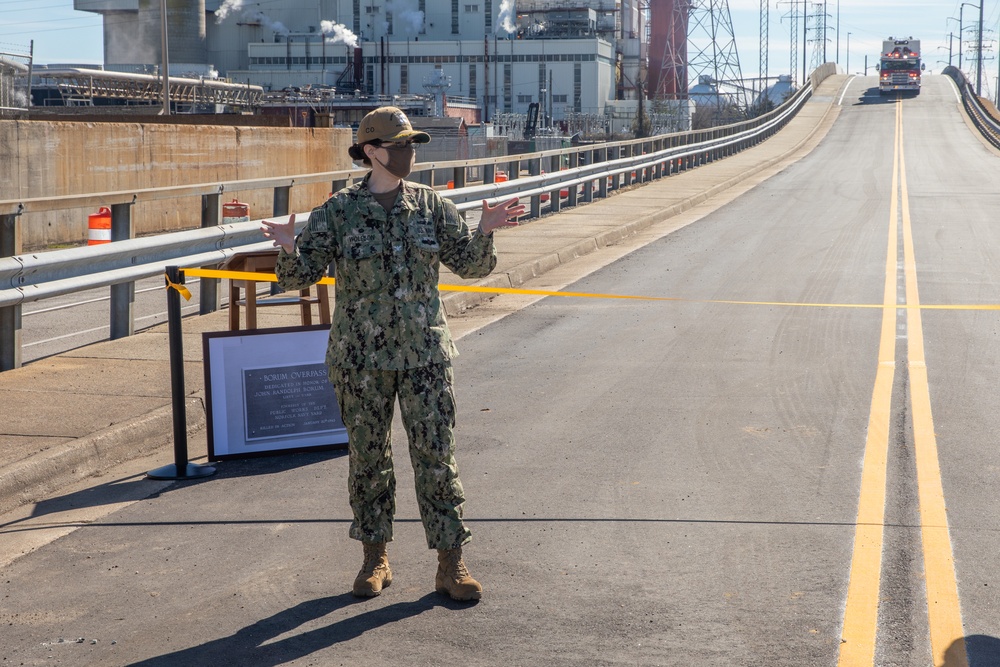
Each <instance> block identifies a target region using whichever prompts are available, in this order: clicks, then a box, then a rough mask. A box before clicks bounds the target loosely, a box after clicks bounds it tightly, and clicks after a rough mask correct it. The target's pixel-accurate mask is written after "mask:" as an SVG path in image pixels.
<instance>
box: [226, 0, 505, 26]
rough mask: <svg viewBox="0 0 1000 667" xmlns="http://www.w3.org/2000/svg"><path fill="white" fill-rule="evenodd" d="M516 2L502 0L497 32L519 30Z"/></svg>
mask: <svg viewBox="0 0 1000 667" xmlns="http://www.w3.org/2000/svg"><path fill="white" fill-rule="evenodd" d="M227 1H228V0H227ZM513 16H514V3H513V1H512V0H502V2H501V3H500V14H499V15H498V16H497V32H500V31H501V30H506V31H507V32H508V33H511V34H513V33H515V32H517V26H516V25H515V24H514V21H513Z"/></svg>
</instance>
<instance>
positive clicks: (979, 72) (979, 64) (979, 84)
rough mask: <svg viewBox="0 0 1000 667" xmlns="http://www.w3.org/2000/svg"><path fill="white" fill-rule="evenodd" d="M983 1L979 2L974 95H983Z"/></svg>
mask: <svg viewBox="0 0 1000 667" xmlns="http://www.w3.org/2000/svg"><path fill="white" fill-rule="evenodd" d="M983 4H984V3H983V0H979V51H978V54H977V60H976V95H977V96H981V95H982V94H983Z"/></svg>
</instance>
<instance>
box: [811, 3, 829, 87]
mask: <svg viewBox="0 0 1000 667" xmlns="http://www.w3.org/2000/svg"><path fill="white" fill-rule="evenodd" d="M811 18H812V28H813V31H812V32H813V38H812V43H813V48H812V59H811V60H810V61H809V71H810V72H812V71H815V70H816V68H818V67H819V66H820V65H822V64H823V63H825V62H826V3H825V2H814V3H813V11H812V16H811Z"/></svg>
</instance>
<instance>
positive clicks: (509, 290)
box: [184, 269, 1000, 310]
mask: <svg viewBox="0 0 1000 667" xmlns="http://www.w3.org/2000/svg"><path fill="white" fill-rule="evenodd" d="M184 274H185V275H188V276H192V277H195V278H228V279H229V280H254V281H257V282H272V283H273V282H277V281H278V278H277V276H275V274H273V273H251V272H247V271H220V270H217V269H184ZM318 282H320V283H323V284H324V285H333V284H335V283H336V280H334V279H333V278H329V277H326V278H323V279H322V280H320V281H318ZM438 289H440V290H441V291H442V292H477V293H481V294H530V295H535V296H569V297H576V298H586V299H634V300H637V301H674V302H677V303H718V304H727V305H732V306H778V307H781V306H784V307H796V308H870V309H879V310H881V309H883V308H896V309H897V310H907V309H910V308H920V309H922V310H1000V304H995V303H987V304H967V305H962V304H956V305H951V304H939V305H932V304H925V303H922V304H920V305H916V306H911V305H907V304H905V303H900V304H896V305H894V306H887V305H885V304H881V303H797V302H792V301H732V300H728V299H685V298H682V297H671V296H636V295H632V294H599V293H593V292H556V291H553V290H535V289H517V288H514V287H482V286H479V285H445V284H441V285H438ZM185 291H186V290H185Z"/></svg>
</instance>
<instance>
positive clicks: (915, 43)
mask: <svg viewBox="0 0 1000 667" xmlns="http://www.w3.org/2000/svg"><path fill="white" fill-rule="evenodd" d="M925 67H926V65H924V64H923V63H922V62H920V40H919V39H913V38H912V37H910V38H908V39H895V38H893V37H890V38H889V39H886V40H883V41H882V54H881V56H879V63H878V67H877V68H876V69H878V71H879V77H878V92H879V93H880V94H883V95H884V94H885V93H888V92H892V91H893V90H912V91H913V92H914V94H917V95H919V94H920V72H921V71H922V70H924V68H925Z"/></svg>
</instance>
